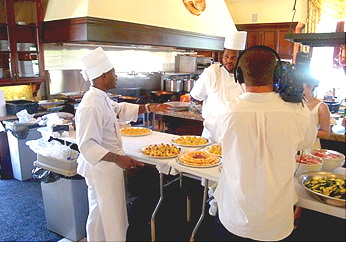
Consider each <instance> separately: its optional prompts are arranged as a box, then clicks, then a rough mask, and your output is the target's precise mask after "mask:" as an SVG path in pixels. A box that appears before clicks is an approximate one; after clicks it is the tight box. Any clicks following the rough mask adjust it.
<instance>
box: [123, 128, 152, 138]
mask: <svg viewBox="0 0 359 255" xmlns="http://www.w3.org/2000/svg"><path fill="white" fill-rule="evenodd" d="M120 133H121V135H122V136H144V135H149V134H151V133H152V130H151V129H149V128H145V127H124V128H121V129H120Z"/></svg>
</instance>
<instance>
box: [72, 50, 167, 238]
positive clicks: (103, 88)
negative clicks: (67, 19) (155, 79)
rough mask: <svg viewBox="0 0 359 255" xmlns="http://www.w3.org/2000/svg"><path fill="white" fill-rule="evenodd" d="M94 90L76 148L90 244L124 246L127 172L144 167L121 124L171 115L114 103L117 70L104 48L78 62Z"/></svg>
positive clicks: (82, 111)
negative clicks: (125, 143)
mask: <svg viewBox="0 0 359 255" xmlns="http://www.w3.org/2000/svg"><path fill="white" fill-rule="evenodd" d="M80 62H81V63H82V65H83V71H82V72H81V73H82V75H83V77H84V79H85V80H86V81H87V80H90V81H91V87H90V89H89V90H88V91H87V92H86V93H85V95H84V97H83V98H82V100H81V103H80V104H79V106H78V108H77V110H76V115H75V121H76V143H77V145H78V148H79V150H80V156H79V159H78V167H77V173H78V174H80V175H81V176H83V177H85V180H86V184H87V186H88V200H89V216H88V219H87V224H86V232H87V241H89V242H93V241H100V242H104V241H117V242H119V241H125V240H126V230H127V227H128V219H127V206H126V196H125V188H124V185H125V184H124V173H123V172H124V169H128V168H134V167H136V166H138V165H139V166H142V165H143V163H141V162H138V161H137V160H135V159H133V158H131V157H128V156H126V155H125V153H124V150H123V148H122V140H121V135H120V132H119V123H121V122H122V123H123V122H125V121H137V118H138V115H139V114H142V113H144V112H145V111H147V112H157V111H161V112H167V111H169V110H171V108H172V106H169V105H165V104H146V105H138V104H129V103H116V102H114V101H112V100H110V98H109V96H108V94H107V91H108V90H109V89H112V88H115V87H116V82H117V75H116V74H115V69H114V67H113V65H112V64H111V62H110V61H109V59H108V58H107V56H106V54H105V52H104V51H103V49H102V48H101V47H99V48H97V49H95V50H93V51H91V52H89V53H88V54H86V55H84V56H82V57H81V58H80Z"/></svg>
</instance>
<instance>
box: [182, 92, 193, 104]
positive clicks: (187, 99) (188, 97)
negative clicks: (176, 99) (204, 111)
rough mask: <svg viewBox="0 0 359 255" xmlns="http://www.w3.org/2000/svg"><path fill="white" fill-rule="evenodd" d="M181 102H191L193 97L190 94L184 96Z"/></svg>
mask: <svg viewBox="0 0 359 255" xmlns="http://www.w3.org/2000/svg"><path fill="white" fill-rule="evenodd" d="M180 102H188V103H189V102H191V96H190V95H189V94H185V95H182V96H181V97H180Z"/></svg>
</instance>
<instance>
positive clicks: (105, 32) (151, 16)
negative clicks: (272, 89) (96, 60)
mask: <svg viewBox="0 0 359 255" xmlns="http://www.w3.org/2000/svg"><path fill="white" fill-rule="evenodd" d="M44 12H45V16H44V23H43V27H44V29H43V31H44V35H43V36H44V43H81V44H83V43H89V44H108V45H130V46H131V45H133V46H135V45H137V46H138V45H149V46H154V47H156V46H160V47H176V48H181V49H203V50H222V49H223V43H224V36H225V33H226V30H225V29H223V28H226V29H228V30H236V27H235V24H234V22H233V20H232V17H231V15H230V13H229V11H228V8H227V6H226V4H225V2H224V1H208V2H207V4H206V9H205V10H204V11H203V12H202V13H201V14H200V15H199V16H197V15H192V14H191V13H190V12H188V10H187V8H186V7H185V5H184V3H183V1H181V0H177V1H168V0H167V1H165V0H162V1H158V0H136V1H129V0H101V1H100V0H61V1H58V0H48V3H47V6H46V9H45V10H44ZM215 17H220V18H218V19H217V18H215Z"/></svg>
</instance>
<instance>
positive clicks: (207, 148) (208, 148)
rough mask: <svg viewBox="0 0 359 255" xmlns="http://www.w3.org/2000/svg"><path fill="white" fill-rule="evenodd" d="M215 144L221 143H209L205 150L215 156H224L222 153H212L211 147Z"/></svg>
mask: <svg viewBox="0 0 359 255" xmlns="http://www.w3.org/2000/svg"><path fill="white" fill-rule="evenodd" d="M214 145H220V144H219V143H214V144H211V145H208V146H207V147H206V148H204V151H205V152H207V153H209V154H211V155H213V156H216V157H222V154H221V155H217V154H214V153H211V152H210V148H211V147H212V146H214Z"/></svg>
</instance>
